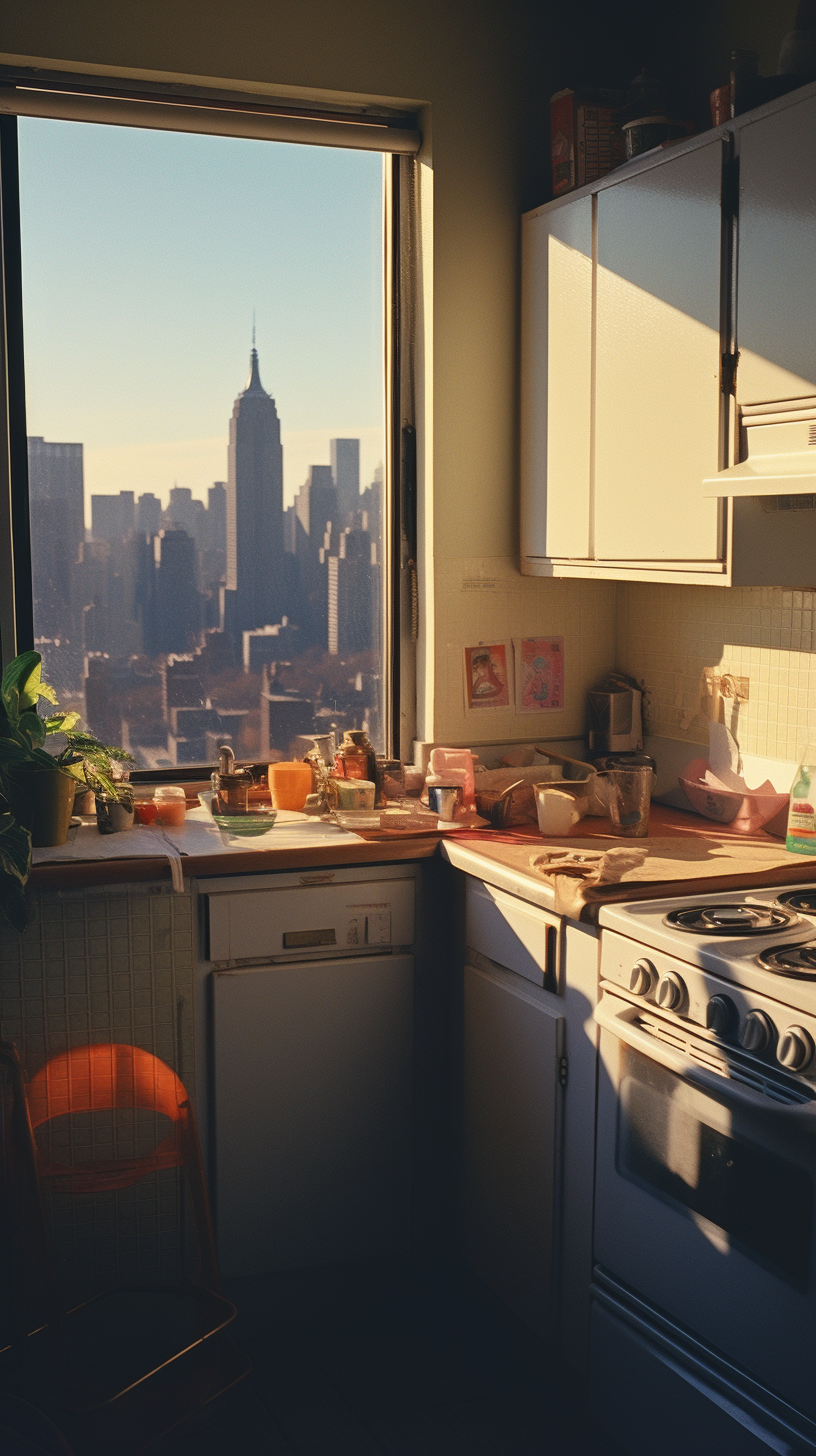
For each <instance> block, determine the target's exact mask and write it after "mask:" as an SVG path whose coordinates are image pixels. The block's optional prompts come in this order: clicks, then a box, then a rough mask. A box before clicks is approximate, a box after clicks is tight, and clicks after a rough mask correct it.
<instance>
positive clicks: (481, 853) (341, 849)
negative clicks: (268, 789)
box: [29, 804, 816, 900]
mask: <svg viewBox="0 0 816 1456" xmlns="http://www.w3.org/2000/svg"><path fill="white" fill-rule="evenodd" d="M649 830H650V837H654V838H663V839H665V838H675V837H676V838H682V839H688V838H693V839H699V840H705V839H715V838H716V839H719V840H722V839H724V838H728V839H729V840H731V841H733V842H734V847H735V849H736V848H737V847H738V844H739V842H743V843H745V844H752V845H758V844H764V845H765V846H767V847H768V848H773V847H777V848H780V849H781V848H782V847H783V846H782V842H781V841H780V840H778V839H775V838H773V837H771V836H770V835H767V834H760V835H757V836H751V837H748V836H746V835H742V834H737V833H735V832H734V831H733V830H729V827H728V825H722V824H715V823H713V822H711V821H709V820H706V819H702V818H700V817H699V816H698V815H696V814H690V813H689V814H687V813H684V812H682V811H681V810H678V809H670V808H667V807H666V806H664V805H661V804H653V805H652V810H651V816H650V821H649ZM443 837H444V838H445V839H446V842H447V844H448V845H449V846H450V849H451V850H453V849H454V846H455V845H456V844H457V843H461V845H462V849H463V850H465V849H467V858H468V861H469V863H473V862H474V857H475V859H476V861H478V859H479V858H480V857H481V858H482V862H483V863H484V864H485V867H487V866H488V864H490V863H491V862H492V863H493V864H494V865H495V864H496V861H497V859H501V860H502V861H504V863H505V864H507V865H508V867H509V863H510V862H511V861H513V860H516V859H517V857H518V856H517V855H513V854H512V853H509V852H508V851H509V850H511V849H512V848H513V847H515V849H516V851H518V850H521V851H522V852H523V851H524V850H527V851H530V850H540V849H541V848H542V847H543V845H544V844H545V843H546V844H548V845H551V846H553V847H557V845H558V843H559V842H560V841H558V840H552V839H548V840H546V841H545V840H543V839H542V836H541V835H540V834H539V833H538V831H537V830H536V829H534V828H533V827H532V826H531V827H530V828H529V829H526V828H524V829H518V830H509V831H501V830H482V831H476V832H474V831H470V830H463V831H461V832H459V833H452V834H450V835H447V836H442V835H438V834H437V835H427V836H426V835H422V836H406V837H405V838H402V837H400V836H398V835H394V834H392V835H389V836H388V838H387V839H383V838H373V839H365V840H364V841H362V842H361V841H354V842H343V840H342V839H339V840H338V842H337V843H336V844H325V843H324V844H320V845H314V846H310V847H302V848H285V849H271V850H258V849H247V851H246V852H245V853H244V852H241V853H236V852H235V851H232V852H231V853H230V854H228V855H227V854H218V853H213V854H206V855H204V854H190V855H185V856H183V858H182V869H183V873H184V875H185V878H188V879H199V878H203V877H204V876H208V877H209V876H215V875H235V874H260V873H267V874H268V873H269V872H270V871H275V870H297V869H309V868H312V867H318V868H319V867H321V866H328V865H371V864H395V863H400V862H402V861H406V860H420V859H430V858H431V857H432V856H433V855H434V854H436V852H437V850H438V848H439V845H440V841H441V840H442V839H443ZM570 838H574V839H583V840H586V839H597V840H599V841H601V842H602V841H603V840H605V839H613V838H614V835H613V834H612V833H611V825H610V824H609V821H608V820H606V819H583V820H582V821H581V822H580V823H579V824H577V825H575V826H574V827H573V829H572V831H571V833H570V835H568V836H567V837H566V840H567V841H568V840H569V839H570ZM565 842H566V841H565ZM648 842H649V841H648V839H647V840H630V841H628V843H630V844H633V845H636V844H648ZM600 847H601V845H600V844H599V848H600ZM445 857H446V858H448V859H450V860H451V861H452V862H453V863H455V862H456V859H458V858H460V856H459V855H454V854H448V853H446V856H445ZM523 858H524V859H525V860H527V855H523ZM803 868H804V866H803ZM471 872H472V871H471ZM812 874H813V877H814V878H816V864H814V865H813V867H812ZM529 876H530V871H529V869H527V871H526V875H525V878H528V877H529ZM169 879H170V867H169V864H168V862H167V860H166V859H163V858H160V857H156V858H155V859H152V858H151V859H134V858H128V859H121V860H117V859H104V860H99V861H96V860H78V861H76V862H75V863H65V862H62V863H59V864H44V865H35V866H34V867H33V869H32V871H31V877H30V882H29V883H30V884H31V885H32V887H33V888H35V889H69V888H74V887H75V888H77V889H80V888H83V887H84V886H89V885H105V884H110V885H113V884H123V883H133V882H140V881H146V880H153V881H155V880H169ZM536 879H537V880H538V883H539V885H540V884H541V877H540V876H536ZM544 888H545V889H546V888H547V887H546V886H545V887H544ZM535 898H536V899H538V898H539V896H538V895H536V897H535ZM544 899H545V900H549V895H545V896H544Z"/></svg>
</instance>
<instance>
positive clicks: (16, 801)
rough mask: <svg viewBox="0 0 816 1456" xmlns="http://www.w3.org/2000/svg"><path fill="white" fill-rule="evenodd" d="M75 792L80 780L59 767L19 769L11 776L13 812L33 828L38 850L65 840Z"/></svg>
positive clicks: (34, 842)
mask: <svg viewBox="0 0 816 1456" xmlns="http://www.w3.org/2000/svg"><path fill="white" fill-rule="evenodd" d="M75 792H76V779H75V778H73V777H72V775H71V774H67V773H63V772H62V770H61V769H58V768H18V769H16V770H15V772H14V775H13V777H12V776H11V775H10V783H9V794H8V798H9V805H10V808H11V812H12V814H14V816H15V818H17V819H19V821H20V823H21V824H24V825H25V827H26V829H30V830H31V843H32V845H33V846H34V848H35V849H48V848H52V847H54V846H56V845H59V844H64V843H65V841H66V839H67V838H68V826H69V825H70V823H71V814H72V812H73V807H74V794H75Z"/></svg>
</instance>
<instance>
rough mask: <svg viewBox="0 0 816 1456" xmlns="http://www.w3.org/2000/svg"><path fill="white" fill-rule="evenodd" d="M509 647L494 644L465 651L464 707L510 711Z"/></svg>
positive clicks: (497, 643) (498, 643)
mask: <svg viewBox="0 0 816 1456" xmlns="http://www.w3.org/2000/svg"><path fill="white" fill-rule="evenodd" d="M508 657H509V652H508V644H507V643H506V642H493V643H489V644H487V645H485V644H484V643H482V642H480V643H479V645H478V647H466V648H465V707H466V708H468V709H470V708H509V707H510V679H509V665H508V660H507V659H508Z"/></svg>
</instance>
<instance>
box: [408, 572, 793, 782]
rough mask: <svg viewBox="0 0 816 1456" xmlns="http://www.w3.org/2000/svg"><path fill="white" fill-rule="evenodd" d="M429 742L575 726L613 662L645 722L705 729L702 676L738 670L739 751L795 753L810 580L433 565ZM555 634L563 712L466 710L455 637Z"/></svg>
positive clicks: (730, 707) (543, 733)
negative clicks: (642, 706) (739, 580)
mask: <svg viewBox="0 0 816 1456" xmlns="http://www.w3.org/2000/svg"><path fill="white" fill-rule="evenodd" d="M436 594H437V598H436V607H437V614H438V616H437V620H438V621H439V622H440V623H443V624H444V630H443V631H442V632H440V633H439V634H438V642H439V655H438V658H437V678H436V681H437V725H438V726H437V732H436V735H435V739H436V742H449V743H487V742H491V741H492V742H503V743H505V742H506V743H509V742H513V741H522V740H528V741H529V740H531V739H535V738H551V739H555V738H559V737H560V738H569V737H571V736H573V735H576V734H577V735H580V734H583V732H584V729H585V717H586V694H587V690H588V689H589V688H591V687H594V686H595V685H596V684H597V682H598V681H599V679H600V678H601V677H602V676H603V674H604V673H605V672H608V671H609V670H610V669H611V668H613V667H617V668H618V669H619V670H620V671H623V672H627V673H630V674H631V675H632V676H633V677H636V678H637V679H638V680H641V679H642V680H643V681H644V682H645V684H646V688H647V693H648V697H647V702H646V725H647V731H648V732H650V733H652V734H656V735H659V736H661V737H665V738H675V739H680V740H685V741H688V742H690V743H700V744H707V742H708V723H709V718H708V712H707V708H708V705H709V704H708V700H707V698H706V691H705V683H704V677H705V674H706V672H708V673H709V674H710V675H714V676H722V675H723V674H725V673H731V674H732V675H733V676H735V677H746V678H748V679H749V684H750V687H749V698H748V701H747V702H744V703H739V704H737V703H736V702H735V701H734V700H733V699H725V701H724V712H725V721H726V722H727V724H728V726H729V727H730V728H731V730H732V732H733V733H734V735H735V737H736V738H737V740H738V742H739V745H740V748H741V749H742V751H743V753H747V754H752V755H756V756H757V757H761V758H771V759H779V760H785V761H788V760H797V759H798V758H799V757H800V755H801V753H802V751H803V749H804V747H805V744H806V742H807V738H808V732H809V730H812V731H813V732H814V735H816V592H814V591H788V590H786V589H783V588H781V587H730V588H729V587H707V586H679V585H678V586H673V585H656V584H651V583H641V582H606V581H579V580H576V579H573V578H559V579H554V578H551V577H524V576H521V575H520V574H519V572H518V569H517V567H516V565H515V563H513V562H511V561H510V560H508V559H506V558H504V557H477V558H473V559H470V558H467V559H463V558H459V559H458V560H452V561H449V562H448V563H446V564H445V565H444V566H442V567H441V568H439V567H438V569H437V580H436ZM548 633H552V634H553V635H556V634H557V635H560V636H563V637H564V669H565V703H564V711H563V712H561V713H541V714H530V715H527V714H524V715H520V714H516V713H515V712H514V710H513V708H512V707H510V708H509V709H487V710H482V711H480V712H475V713H466V712H465V707H464V687H463V678H464V666H463V649H464V647H465V646H468V645H471V644H474V643H477V642H480V641H482V642H497V641H508V642H509V641H510V640H511V639H512V638H513V637H522V636H543V635H546V634H548Z"/></svg>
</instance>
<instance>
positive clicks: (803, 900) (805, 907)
mask: <svg viewBox="0 0 816 1456" xmlns="http://www.w3.org/2000/svg"><path fill="white" fill-rule="evenodd" d="M776 903H777V905H787V906H788V907H789V908H790V909H791V910H801V912H802V914H803V915H816V888H814V887H813V886H806V887H805V889H803V890H787V891H786V892H785V894H784V895H780V896H779V898H778V900H777V902H776Z"/></svg>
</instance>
